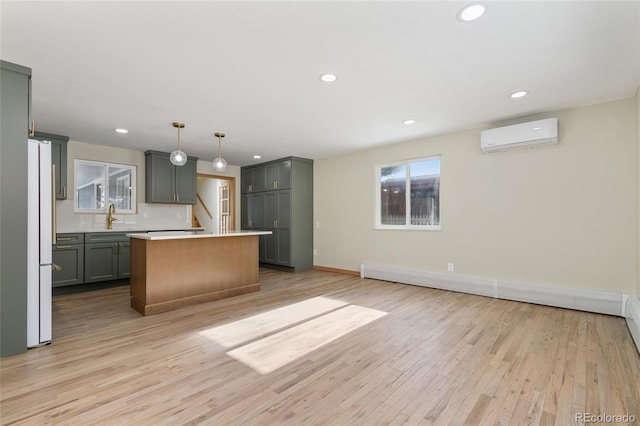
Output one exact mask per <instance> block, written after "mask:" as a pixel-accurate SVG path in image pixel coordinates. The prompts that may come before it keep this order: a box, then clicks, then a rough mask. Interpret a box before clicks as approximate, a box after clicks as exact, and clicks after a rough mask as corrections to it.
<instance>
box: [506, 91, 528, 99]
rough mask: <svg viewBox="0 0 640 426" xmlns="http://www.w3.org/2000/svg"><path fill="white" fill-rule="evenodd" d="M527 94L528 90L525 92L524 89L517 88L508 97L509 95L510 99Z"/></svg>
mask: <svg viewBox="0 0 640 426" xmlns="http://www.w3.org/2000/svg"><path fill="white" fill-rule="evenodd" d="M528 94H529V92H527V91H526V90H519V91H517V92H513V93H512V94H510V95H509V97H511V98H512V99H518V98H522V97H524V96H527V95H528Z"/></svg>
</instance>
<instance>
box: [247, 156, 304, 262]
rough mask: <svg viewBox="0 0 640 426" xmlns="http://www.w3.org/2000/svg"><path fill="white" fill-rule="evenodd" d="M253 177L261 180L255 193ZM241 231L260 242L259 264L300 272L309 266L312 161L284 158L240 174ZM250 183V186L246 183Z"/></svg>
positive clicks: (252, 167) (248, 169)
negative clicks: (260, 232) (251, 233)
mask: <svg viewBox="0 0 640 426" xmlns="http://www.w3.org/2000/svg"><path fill="white" fill-rule="evenodd" d="M256 176H262V177H264V181H263V182H264V184H263V185H262V186H261V188H262V189H261V190H260V191H256V186H255V182H256ZM241 179H242V182H241V188H242V192H243V194H242V202H241V218H242V220H241V223H242V229H252V230H266V231H271V235H265V236H261V238H260V261H261V262H263V263H270V264H274V265H280V266H286V267H289V268H291V269H292V270H293V271H304V270H306V269H310V268H311V267H312V266H313V161H312V160H308V159H304V158H297V157H287V158H283V159H280V160H275V161H270V162H267V163H262V164H258V165H253V166H248V167H243V168H242V171H241ZM249 182H250V183H249Z"/></svg>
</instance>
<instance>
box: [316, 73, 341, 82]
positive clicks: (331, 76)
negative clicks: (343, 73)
mask: <svg viewBox="0 0 640 426" xmlns="http://www.w3.org/2000/svg"><path fill="white" fill-rule="evenodd" d="M337 79H338V77H337V76H336V75H335V74H331V73H325V74H322V75H321V76H320V80H322V81H324V82H325V83H333V82H334V81H336V80H337Z"/></svg>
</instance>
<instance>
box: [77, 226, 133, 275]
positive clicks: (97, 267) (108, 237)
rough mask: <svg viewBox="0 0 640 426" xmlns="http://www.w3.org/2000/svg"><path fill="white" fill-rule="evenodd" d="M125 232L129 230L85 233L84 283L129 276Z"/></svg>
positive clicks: (127, 239) (127, 247)
mask: <svg viewBox="0 0 640 426" xmlns="http://www.w3.org/2000/svg"><path fill="white" fill-rule="evenodd" d="M130 232H133V231H130ZM127 233H129V232H126V233H125V232H92V233H87V234H85V245H84V258H85V268H84V282H85V283H93V282H99V281H109V280H117V279H120V278H128V277H129V275H130V273H131V263H130V262H131V261H130V257H129V254H130V243H129V238H128V237H127V236H126V234H127Z"/></svg>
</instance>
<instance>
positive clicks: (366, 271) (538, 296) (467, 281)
mask: <svg viewBox="0 0 640 426" xmlns="http://www.w3.org/2000/svg"><path fill="white" fill-rule="evenodd" d="M360 277H361V278H373V279H377V280H382V281H391V282H396V283H401V284H411V285H417V286H422V287H429V288H436V289H440V290H449V291H456V292H459V293H468V294H475V295H478V296H487V297H493V298H497V299H506V300H515V301H518V302H527V303H535V304H538V305H546V306H554V307H558V308H568V309H575V310H579V311H586V312H594V313H599V314H607V315H616V316H620V317H623V318H625V319H626V321H627V326H628V327H629V331H630V333H631V335H632V336H633V340H634V342H635V344H636V348H637V349H638V352H640V298H638V296H634V295H628V294H622V293H615V292H608V291H597V290H584V289H578V288H567V287H555V286H548V285H541V284H529V283H521V282H515V281H507V280H499V279H487V278H476V277H469V276H463V275H454V274H451V273H446V274H443V273H438V272H430V271H425V270H420V269H412V268H401V267H397V266H388V265H376V264H369V263H363V264H361V265H360Z"/></svg>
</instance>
